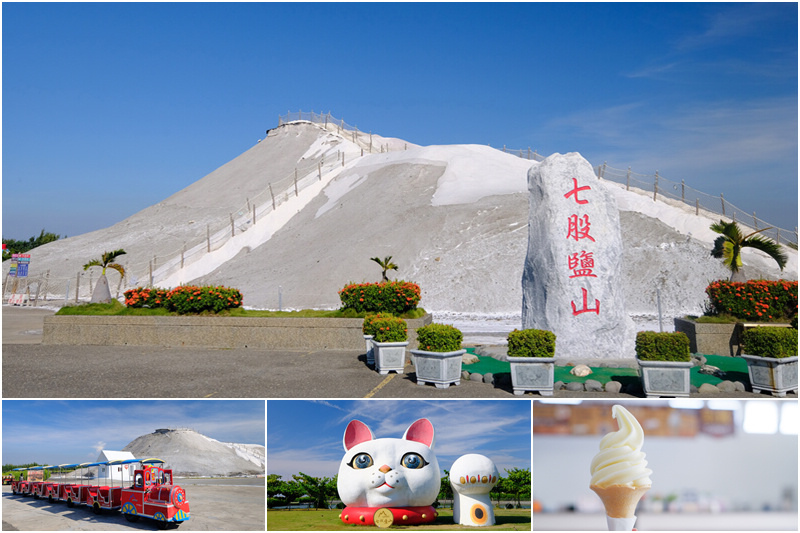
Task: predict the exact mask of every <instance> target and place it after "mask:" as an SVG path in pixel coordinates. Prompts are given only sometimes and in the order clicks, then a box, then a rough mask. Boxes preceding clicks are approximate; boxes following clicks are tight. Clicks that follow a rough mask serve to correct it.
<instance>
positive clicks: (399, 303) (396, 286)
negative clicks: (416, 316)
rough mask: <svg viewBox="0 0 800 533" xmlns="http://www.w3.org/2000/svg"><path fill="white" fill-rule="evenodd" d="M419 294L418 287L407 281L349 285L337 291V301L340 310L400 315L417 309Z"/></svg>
mask: <svg viewBox="0 0 800 533" xmlns="http://www.w3.org/2000/svg"><path fill="white" fill-rule="evenodd" d="M420 294H421V291H420V288H419V285H417V284H416V283H411V282H408V281H390V282H387V283H351V284H349V285H347V286H345V287H344V288H343V289H342V290H340V291H339V299H340V300H341V301H342V310H344V309H353V310H354V311H355V312H357V313H391V314H393V315H402V314H403V313H406V312H408V311H411V310H412V309H416V308H417V304H419V300H420Z"/></svg>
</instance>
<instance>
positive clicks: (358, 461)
mask: <svg viewBox="0 0 800 533" xmlns="http://www.w3.org/2000/svg"><path fill="white" fill-rule="evenodd" d="M372 464H373V463H372V456H371V455H370V454H368V453H359V454H358V455H356V456H355V457H353V459H352V460H351V461H350V462H349V463H347V465H348V466H349V467H350V468H356V469H359V470H361V469H364V468H369V467H371V466H372Z"/></svg>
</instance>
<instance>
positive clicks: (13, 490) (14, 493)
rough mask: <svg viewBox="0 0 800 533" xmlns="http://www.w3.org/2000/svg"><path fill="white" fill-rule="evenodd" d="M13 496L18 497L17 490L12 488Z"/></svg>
mask: <svg viewBox="0 0 800 533" xmlns="http://www.w3.org/2000/svg"><path fill="white" fill-rule="evenodd" d="M11 494H13V495H14V496H16V495H17V489H15V488H12V489H11Z"/></svg>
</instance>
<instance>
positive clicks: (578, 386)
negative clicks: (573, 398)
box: [567, 381, 583, 392]
mask: <svg viewBox="0 0 800 533" xmlns="http://www.w3.org/2000/svg"><path fill="white" fill-rule="evenodd" d="M567 390H568V391H573V392H578V391H582V390H583V383H578V382H577V381H570V382H569V383H567Z"/></svg>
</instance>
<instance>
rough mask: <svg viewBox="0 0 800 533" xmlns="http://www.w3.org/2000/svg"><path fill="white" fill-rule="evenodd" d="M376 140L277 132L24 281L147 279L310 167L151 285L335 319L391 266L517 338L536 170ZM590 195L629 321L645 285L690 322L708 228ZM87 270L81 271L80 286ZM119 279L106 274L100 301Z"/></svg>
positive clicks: (654, 205)
mask: <svg viewBox="0 0 800 533" xmlns="http://www.w3.org/2000/svg"><path fill="white" fill-rule="evenodd" d="M381 142H382V143H384V144H389V145H390V147H391V149H392V150H393V151H391V152H388V153H374V154H369V153H365V155H363V156H362V155H361V147H360V146H357V145H356V144H354V143H353V142H352V140H351V139H349V138H348V137H347V136H342V135H339V134H338V133H336V132H331V131H327V130H325V129H323V128H322V127H320V126H317V125H315V124H311V123H307V122H300V123H290V124H287V125H283V126H280V127H278V128H276V129H274V130H271V131H270V133H269V135H268V136H267V138H265V139H264V140H262V141H261V142H260V143H259V144H257V145H256V146H254V147H253V148H251V149H250V150H248V151H246V152H245V153H244V154H242V155H241V156H239V157H237V158H236V159H234V160H232V161H231V162H229V163H227V164H225V165H223V166H222V167H220V168H219V169H217V170H215V171H214V172H212V173H211V174H209V175H208V176H206V177H204V178H202V179H200V180H199V181H197V182H195V183H194V184H192V185H190V186H189V187H187V188H185V189H184V190H182V191H179V192H177V193H175V194H174V195H172V196H170V197H169V198H167V199H166V200H164V201H162V202H159V203H158V204H156V205H154V206H151V207H149V208H147V209H145V210H143V211H141V212H139V213H137V214H135V215H133V216H131V217H129V218H127V219H125V220H123V221H121V222H119V223H118V224H115V225H114V226H111V227H110V228H106V229H103V230H98V231H94V232H91V233H88V234H85V235H79V236H76V237H70V238H69V239H64V240H61V241H56V242H54V243H50V244H47V245H45V246H42V247H40V248H36V249H34V250H32V251H31V267H30V268H31V275H32V276H38V275H39V273H44V272H46V271H47V270H49V271H50V280H51V281H50V283H49V292H51V293H55V294H60V295H62V297H63V293H64V287H65V286H66V283H67V282H70V283H71V286H70V291H74V289H75V282H76V275H77V274H78V273H79V272H83V271H82V265H83V264H84V263H85V262H86V261H88V260H89V259H91V258H92V257H97V256H99V255H100V254H102V253H103V252H104V251H108V250H116V249H118V248H124V249H125V250H126V251H127V255H125V256H121V257H120V258H119V259H120V262H122V263H123V264H124V265H125V266H126V267H127V268H128V270H129V272H130V273H131V275H132V277H131V279H129V280H128V282H129V283H130V284H131V285H134V286H135V285H136V284H138V285H143V284H146V283H147V279H146V276H145V275H144V274H142V268H141V265H147V263H148V262H149V261H150V260H151V259H152V258H153V256H158V261H157V263H159V264H161V263H162V262H163V261H164V259H163V258H164V257H166V256H167V255H169V254H172V255H173V256H174V255H175V254H176V253H177V254H179V253H180V249H181V248H182V247H183V245H184V243H187V247H191V246H193V245H194V244H196V243H203V242H205V239H206V231H207V230H206V227H207V224H212V223H214V222H215V223H216V224H219V223H220V221H226V220H228V217H229V216H230V213H231V212H233V211H235V209H237V208H231V207H230V206H242V205H245V204H246V203H247V201H248V199H253V198H255V197H256V196H257V195H259V194H261V195H262V197H263V193H264V191H265V190H266V188H267V184H269V183H276V182H278V181H279V180H281V179H283V178H285V177H286V176H287V175H289V174H291V173H292V172H293V169H294V168H307V167H312V168H316V167H317V166H318V165H323V167H324V170H323V172H322V176H321V177H322V179H320V180H317V179H316V177H315V178H314V181H315V183H314V185H313V186H309V187H308V188H306V189H305V190H301V191H300V193H299V195H298V196H295V195H294V192H293V191H290V194H288V200H287V198H286V197H285V196H284V197H282V198H283V200H284V203H283V204H282V205H278V206H277V209H276V210H275V212H274V213H270V214H269V215H267V216H263V217H262V216H258V217H257V220H256V223H255V224H252V220H247V217H246V216H244V215H243V216H242V217H241V218H239V219H237V223H238V222H240V223H241V225H237V229H236V236H235V237H234V238H232V239H230V240H229V241H228V242H227V243H226V245H225V246H224V247H223V248H221V249H220V250H217V251H214V252H212V253H209V254H204V255H202V259H201V260H199V261H197V262H196V263H193V264H187V265H186V266H185V268H184V269H182V270H181V271H179V272H178V273H177V274H174V275H171V276H170V277H169V278H159V277H158V276H157V277H156V279H155V285H156V286H162V287H165V286H174V285H176V284H178V283H189V282H192V283H210V284H224V285H227V286H232V287H236V288H238V289H240V290H241V291H242V293H243V294H244V303H245V305H246V306H248V307H255V308H273V309H274V308H277V307H278V305H279V301H280V302H281V303H282V306H283V308H284V309H286V308H308V307H317V308H336V307H338V306H339V305H340V302H339V298H338V291H339V289H341V288H342V287H343V286H344V285H345V284H347V283H348V282H361V281H378V280H379V279H380V277H381V273H380V270H379V269H378V267H377V266H376V265H375V263H373V262H372V261H370V260H369V258H370V257H375V256H379V257H385V256H388V255H391V256H392V257H393V261H394V262H395V263H397V264H398V265H399V271H397V272H392V274H393V275H394V276H396V277H397V278H400V279H407V280H411V281H415V282H417V283H419V284H420V286H421V287H422V302H421V305H422V306H423V307H425V308H426V309H427V310H429V311H432V312H434V313H436V314H438V315H440V316H441V315H447V316H448V318H450V319H453V318H454V317H453V316H452V315H451V314H458V315H460V316H464V315H471V316H476V317H479V318H480V319H481V320H483V321H486V320H487V319H489V318H492V317H509V321H508V323H510V324H512V325H515V326H516V327H520V325H521V316H520V315H521V309H522V283H521V280H522V273H523V266H524V264H525V257H526V252H527V244H528V243H527V241H528V229H527V224H528V190H527V183H528V180H527V175H528V170H529V169H530V168H531V167H532V166H535V165H538V163H534V162H533V161H528V160H525V159H521V158H518V157H516V156H512V155H510V154H505V153H503V152H501V151H498V150H495V149H492V148H490V147H487V146H479V145H453V146H427V147H419V146H415V145H413V144H410V143H405V142H403V141H398V140H393V139H382V140H381ZM376 145H378V142H376ZM406 147H407V149H405V150H404V149H403V148H406ZM394 150H396V151H394ZM341 154H344V160H345V164H344V166H342V165H341V163H340V162H339V161H340V159H339V156H340V155H341ZM337 162H338V164H337ZM332 163H333V164H332ZM301 177H302V176H301ZM595 189H597V191H599V190H601V189H604V190H608V191H611V193H612V194H613V196H614V197H615V199H616V202H617V206H618V208H619V211H620V212H619V217H620V227H621V234H622V242H623V250H622V287H623V290H624V297H625V301H626V306H627V312H628V314H629V315H632V316H634V317H636V316H639V315H646V316H649V317H652V316H654V315H655V313H656V289H660V291H661V302H662V309H663V311H664V313H665V316H667V317H669V316H677V315H680V314H686V313H695V314H699V313H701V312H702V305H703V302H704V300H705V294H704V290H705V287H706V286H707V285H708V284H709V283H710V282H711V281H713V280H716V279H727V278H728V276H729V273H728V272H727V271H726V269H725V268H724V267H723V266H722V265H721V262H720V261H719V260H717V259H713V258H712V257H711V256H710V250H711V248H712V243H713V241H714V238H715V237H716V236H717V235H716V234H715V233H713V232H711V231H710V230H709V229H708V227H709V226H710V225H711V223H712V222H713V221H714V219H713V218H704V217H702V216H700V217H698V216H695V214H694V208H693V207H692V208H689V207H682V206H680V205H677V204H676V205H669V204H666V203H664V202H661V201H658V202H654V201H653V199H652V196H650V197H649V198H648V196H645V195H639V194H637V193H635V192H628V191H625V190H624V186H619V185H617V184H614V183H611V182H607V181H601V180H597V181H596V186H595ZM275 192H276V194H277V192H278V191H275ZM133 194H135V192H133ZM212 227H213V224H212ZM242 229H246V231H243V232H242ZM786 251H787V253H788V254H789V257H790V259H789V264H788V265H787V267H786V270H785V271H784V272H783V273H781V272H779V270H778V268H777V266H776V265H775V263H774V261H772V260H771V259H769V258H767V257H766V256H765V255H764V254H761V253H760V252H755V251H752V250H746V251H745V253H744V254H743V260H744V263H745V272H746V274H747V275H748V277H750V278H767V279H774V278H778V277H785V278H788V279H797V252H796V251H794V250H788V249H787V250H786ZM7 263H8V262H6V264H4V268H5V269H6V271H7V269H8V265H7ZM137 265H139V266H137ZM137 272H138V274H137ZM89 275H91V273H85V274H84V275H83V279H82V282H81V283H82V287H85V285H86V284H88V281H89V280H88V279H87V278H88V276H89ZM133 276H135V277H136V279H133ZM96 279H97V277H96V276H95V277H94V281H96ZM118 280H119V278H118V277H117V276H116V274H115V273H113V272H112V273H111V274H110V277H109V283H110V285H111V289H112V294H113V293H115V292H116V288H117V285H118ZM82 293H83V294H85V291H82ZM73 294H74V292H73ZM279 298H280V300H279ZM455 318H458V316H456V317H455Z"/></svg>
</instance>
